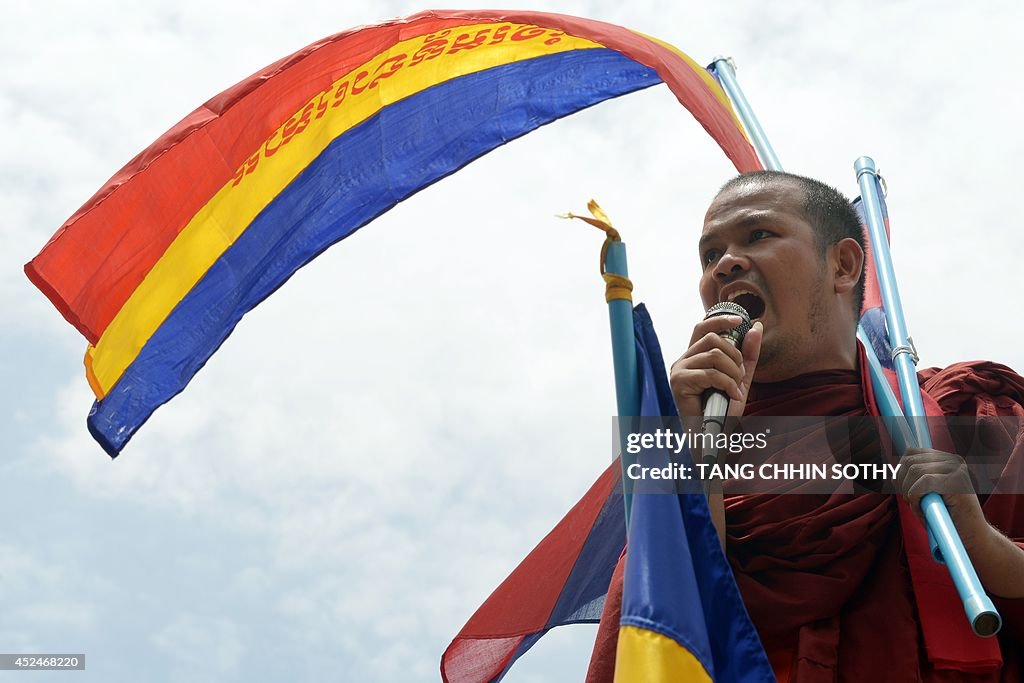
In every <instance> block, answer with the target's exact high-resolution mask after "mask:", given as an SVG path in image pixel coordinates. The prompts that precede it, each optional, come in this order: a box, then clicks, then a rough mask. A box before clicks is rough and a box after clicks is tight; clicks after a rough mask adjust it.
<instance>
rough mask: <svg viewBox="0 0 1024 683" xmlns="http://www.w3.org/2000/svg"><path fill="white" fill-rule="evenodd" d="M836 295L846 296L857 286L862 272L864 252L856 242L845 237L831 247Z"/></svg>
mask: <svg viewBox="0 0 1024 683" xmlns="http://www.w3.org/2000/svg"><path fill="white" fill-rule="evenodd" d="M832 253H833V256H834V261H833V264H832V266H833V269H834V270H833V275H834V276H835V280H834V282H835V291H836V294H846V293H847V292H849V291H852V290H853V288H854V287H856V286H857V282H858V281H859V280H860V273H861V271H862V270H864V250H863V249H862V248H861V246H860V245H859V244H857V240H855V239H853V238H850V237H846V238H844V239H841V240H839V241H838V242H836V243H835V244H834V245H832Z"/></svg>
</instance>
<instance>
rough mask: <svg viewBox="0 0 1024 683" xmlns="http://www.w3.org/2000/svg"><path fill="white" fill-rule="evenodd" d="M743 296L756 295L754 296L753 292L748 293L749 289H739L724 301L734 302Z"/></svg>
mask: <svg viewBox="0 0 1024 683" xmlns="http://www.w3.org/2000/svg"><path fill="white" fill-rule="evenodd" d="M743 294H750V295H752V296H757V294H754V292H752V291H750V290H749V289H739V290H736V291H735V292H733V293H732V294H730V295H729V296H727V297H726V298H725V300H726V301H736V297H738V296H741V295H743Z"/></svg>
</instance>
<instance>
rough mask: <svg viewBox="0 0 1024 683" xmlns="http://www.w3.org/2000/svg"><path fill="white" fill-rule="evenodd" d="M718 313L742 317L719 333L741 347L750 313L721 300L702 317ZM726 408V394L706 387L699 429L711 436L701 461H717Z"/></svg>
mask: <svg viewBox="0 0 1024 683" xmlns="http://www.w3.org/2000/svg"><path fill="white" fill-rule="evenodd" d="M720 315H736V316H739V317H740V318H742V319H743V322H741V323H740V324H739V325H737V326H736V327H734V328H732V329H731V330H727V331H725V332H722V333H721V336H722V338H723V339H725V340H726V341H727V342H729V343H730V344H732V345H733V346H735V347H736V348H741V347H742V345H743V338H744V337H745V336H747V332H749V331H750V328H751V327H752V324H751V322H750V314H749V313H747V309H745V308H743V307H742V306H740V305H739V304H737V303H733V302H732V301H722V302H720V303H717V304H715V305H714V306H712V307H711V308H709V309H708V312H707V314H706V315H705V316H704V319H705V320H707V319H709V318H716V317H718V316H720ZM728 410H729V397H728V396H726V395H725V394H724V393H722V392H721V391H719V390H718V389H708V390H707V391H706V392H705V394H704V420H703V422H702V423H701V430H702V431H703V432H704V433H705V434H710V435H712V438H711V439H709V440H705V441H704V444H705V446H704V449H703V451H702V455H701V462H702V463H705V464H709V465H714V464H715V463H717V462H718V446H717V443H718V438H717V437H718V435H719V434H721V433H722V432H723V431H725V414H726V412H728ZM708 441H711V444H710V445H708Z"/></svg>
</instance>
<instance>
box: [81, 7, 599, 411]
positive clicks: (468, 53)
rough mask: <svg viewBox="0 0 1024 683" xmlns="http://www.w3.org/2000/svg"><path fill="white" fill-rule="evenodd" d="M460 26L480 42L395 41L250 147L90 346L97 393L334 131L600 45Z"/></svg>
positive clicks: (533, 32)
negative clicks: (470, 78) (454, 85)
mask: <svg viewBox="0 0 1024 683" xmlns="http://www.w3.org/2000/svg"><path fill="white" fill-rule="evenodd" d="M459 31H460V32H467V34H468V35H470V36H473V35H474V34H475V36H476V38H477V39H478V40H479V42H478V43H476V44H470V45H467V46H464V48H463V49H458V50H456V47H457V46H456V45H453V46H451V48H450V49H449V50H448V51H447V52H444V53H441V52H440V51H438V52H436V53H432V52H429V51H427V52H424V50H425V49H426V48H427V47H429V42H428V41H429V39H430V38H431V37H432V36H419V37H417V38H412V39H409V40H405V41H402V42H400V43H397V44H396V45H394V46H393V47H391V48H390V49H388V50H386V51H385V52H382V53H380V54H378V55H376V56H375V57H374V58H373V59H371V60H370V61H368V62H366V63H365V64H363V65H361V66H359V67H356V68H355V69H353V70H352V71H351V72H349V73H348V74H346V75H345V76H344V77H342V78H340V79H338V80H337V81H335V82H334V83H333V84H331V86H330V87H329V88H327V89H326V90H324V91H322V92H319V93H317V94H315V95H314V96H313V97H312V99H311V100H309V102H308V103H307V104H306V105H305V106H304V107H303V108H302V109H300V110H299V111H298V112H296V114H295V115H293V116H292V117H290V118H289V119H288V121H286V122H284V123H283V124H282V125H281V127H279V128H278V129H277V130H276V131H275V132H274V133H273V134H272V135H271V136H270V137H269V138H268V139H267V141H266V142H265V143H264V144H263V145H261V146H260V148H259V149H258V150H255V151H254V153H253V155H252V156H251V157H250V159H249V160H248V161H247V162H246V164H243V166H242V167H241V168H240V169H239V170H238V173H237V174H236V175H235V177H234V178H233V179H232V180H231V181H229V182H228V183H227V184H226V185H225V186H224V187H222V188H221V189H220V190H219V191H218V192H217V194H215V195H214V196H213V198H211V199H210V201H209V202H207V204H206V205H205V206H204V207H203V208H202V209H200V210H199V211H198V212H197V213H196V215H195V216H194V217H193V218H192V219H191V220H190V221H189V223H188V225H186V226H185V227H184V228H183V229H182V231H181V232H180V233H179V234H178V236H177V237H176V238H175V240H174V241H173V242H172V243H171V245H170V246H169V247H168V249H167V251H166V252H164V254H163V256H161V257H160V259H159V260H158V261H157V262H156V264H155V265H154V266H153V268H152V269H151V270H150V272H149V273H148V274H147V275H146V277H145V279H144V280H143V281H142V282H141V283H140V284H139V286H138V287H137V288H136V289H135V291H134V292H133V293H132V295H131V296H130V297H129V298H128V300H127V301H126V302H125V304H124V306H123V307H122V308H121V310H120V311H118V313H117V315H116V316H115V317H114V319H113V320H112V321H111V322H110V324H109V325H108V326H107V328H106V329H105V330H104V331H103V334H102V336H101V337H100V339H99V341H98V342H97V343H96V346H95V347H94V348H93V347H90V348H89V349H88V351H87V354H88V358H87V362H86V374H87V377H88V379H89V385H90V386H91V387H92V388H93V390H94V392H95V393H96V396H97V398H103V396H104V395H106V393H107V392H109V391H110V389H111V388H112V387H113V386H114V384H115V383H116V382H117V380H118V379H120V377H121V375H122V374H123V373H124V371H125V369H127V367H128V366H129V365H130V364H131V363H132V361H133V360H135V357H136V356H137V355H138V354H139V352H140V351H141V350H142V347H143V346H144V345H145V343H146V342H147V341H148V340H149V338H150V337H152V336H153V334H154V333H155V332H156V330H157V329H158V328H159V327H160V325H161V324H163V322H164V320H166V319H167V316H168V315H170V313H171V311H172V310H173V309H174V307H175V306H176V305H177V304H178V302H179V301H181V300H182V299H183V298H184V297H185V295H187V294H188V293H189V291H190V290H191V289H192V287H194V286H195V284H196V283H197V282H199V280H200V279H201V278H202V277H203V275H204V274H205V273H206V271H207V270H209V269H210V267H211V266H212V265H213V264H214V263H215V262H216V261H217V259H218V258H220V256H221V255H222V254H223V253H224V252H225V251H226V250H227V249H228V248H229V247H230V246H231V245H232V244H233V243H234V242H235V240H236V239H238V237H239V236H240V235H241V234H242V233H243V232H244V231H245V229H246V228H247V227H248V226H249V224H250V223H251V222H252V221H253V220H254V219H255V218H256V216H257V215H258V214H259V213H260V211H262V210H263V209H264V208H265V207H266V206H267V205H268V204H269V203H270V202H271V201H272V200H273V199H274V198H275V197H276V196H277V195H278V194H280V193H281V191H283V190H284V189H285V188H286V187H287V186H288V184H289V183H291V182H292V180H293V179H294V178H295V177H296V176H297V175H298V174H299V173H300V172H301V171H302V170H303V169H304V168H306V167H307V166H308V165H309V164H310V163H312V161H313V160H315V159H316V158H317V157H318V156H319V155H320V153H321V152H323V151H324V149H326V148H327V146H328V145H329V144H330V143H331V142H332V141H333V140H334V139H335V138H337V137H338V136H339V135H341V134H342V133H344V132H345V131H347V130H349V129H351V128H353V127H355V126H356V125H358V124H360V123H362V122H363V121H365V120H366V119H368V118H370V117H371V116H373V115H375V114H376V113H377V112H379V111H380V110H381V109H382V108H384V107H386V106H388V105H390V104H393V103H395V102H398V101H399V100H402V99H404V98H407V97H409V96H411V95H415V94H416V93H418V92H421V91H423V90H426V89H427V88H430V87H432V86H435V85H438V84H439V83H443V82H446V81H449V80H452V79H455V78H458V77H460V76H465V75H467V74H471V73H476V72H480V71H484V70H486V69H490V68H493V67H497V66H502V65H504V64H511V63H514V62H520V61H525V60H528V59H533V58H535V57H541V56H544V55H552V54H557V53H561V52H569V51H571V50H581V49H590V48H600V47H603V46H602V45H600V44H599V43H595V42H593V41H590V40H586V39H583V38H576V37H573V36H569V35H565V34H562V33H560V32H554V31H552V30H550V29H544V28H540V27H536V26H530V25H526V24H510V23H508V22H497V23H495V22H489V23H481V24H476V25H472V26H460V27H459ZM492 31H493V32H492ZM555 33H557V35H554V34H555ZM339 97H340V98H341V100H340V101H339ZM342 102H343V106H338V105H339V104H342Z"/></svg>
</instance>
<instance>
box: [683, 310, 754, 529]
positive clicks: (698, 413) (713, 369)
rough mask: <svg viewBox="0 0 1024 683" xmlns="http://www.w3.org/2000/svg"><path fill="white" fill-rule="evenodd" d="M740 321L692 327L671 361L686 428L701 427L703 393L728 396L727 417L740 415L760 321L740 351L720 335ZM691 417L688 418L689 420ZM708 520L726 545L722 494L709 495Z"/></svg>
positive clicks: (728, 318) (726, 319)
mask: <svg viewBox="0 0 1024 683" xmlns="http://www.w3.org/2000/svg"><path fill="white" fill-rule="evenodd" d="M741 322H742V320H741V319H740V317H739V316H734V315H723V316H717V317H714V318H708V319H707V320H703V321H701V322H700V323H698V324H697V326H696V327H694V328H693V334H692V335H691V337H690V347H689V348H688V349H686V352H685V353H683V355H682V356H681V357H680V358H679V360H677V361H676V362H675V363H673V364H672V369H671V371H670V372H669V383H670V384H671V385H672V395H673V396H674V397H675V400H676V408H677V409H678V410H679V415H680V417H682V418H683V423H684V424H685V425H686V427H687V428H688V429H700V418H701V417H702V415H703V410H704V409H703V401H704V392H705V391H707V390H708V389H718V390H719V391H722V392H723V393H724V394H725V395H726V396H728V397H729V411H728V416H729V417H739V416H740V415H742V414H743V409H744V408H745V407H746V405H747V394H748V393H749V392H750V385H751V383H752V382H753V381H754V368H755V367H756V366H757V359H758V357H759V356H760V353H761V335H762V334H763V333H764V327H763V326H762V325H761V323H760V322H755V323H754V326H753V327H752V328H751V329H750V331H749V332H747V336H746V337H745V338H744V340H743V350H742V352H741V351H740V350H739V349H737V348H736V347H735V346H733V345H732V344H730V343H728V342H727V341H725V340H724V339H722V337H721V333H722V332H725V331H727V330H731V329H733V328H734V327H736V326H737V325H739V324H740V323H741ZM688 418H691V419H688ZM708 506H709V507H710V509H711V520H712V521H713V522H714V524H715V529H716V530H717V531H718V540H719V541H721V543H722V546H723V547H724V546H725V503H724V501H723V499H722V494H721V493H720V492H719V493H712V494H711V495H709V496H708Z"/></svg>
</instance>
